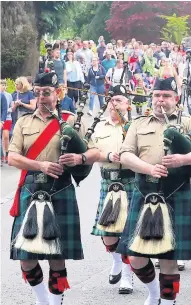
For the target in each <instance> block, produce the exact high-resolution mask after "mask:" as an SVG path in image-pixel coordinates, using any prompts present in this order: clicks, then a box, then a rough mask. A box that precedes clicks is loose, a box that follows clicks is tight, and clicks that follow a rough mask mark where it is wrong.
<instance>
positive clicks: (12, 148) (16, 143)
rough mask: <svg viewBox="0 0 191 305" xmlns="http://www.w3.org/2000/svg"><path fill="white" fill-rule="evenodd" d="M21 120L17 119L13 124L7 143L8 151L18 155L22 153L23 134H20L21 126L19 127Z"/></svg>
mask: <svg viewBox="0 0 191 305" xmlns="http://www.w3.org/2000/svg"><path fill="white" fill-rule="evenodd" d="M20 121H21V120H18V121H17V123H16V124H15V127H14V130H13V136H12V138H11V141H10V145H9V152H16V153H18V154H20V155H22V154H23V134H22V127H21V122H20Z"/></svg>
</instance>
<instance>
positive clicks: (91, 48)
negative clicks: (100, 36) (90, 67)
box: [88, 40, 97, 56]
mask: <svg viewBox="0 0 191 305" xmlns="http://www.w3.org/2000/svg"><path fill="white" fill-rule="evenodd" d="M88 44H89V49H90V50H92V52H93V54H94V56H95V55H96V54H97V47H96V45H95V42H94V41H93V40H90V41H89V43H88Z"/></svg>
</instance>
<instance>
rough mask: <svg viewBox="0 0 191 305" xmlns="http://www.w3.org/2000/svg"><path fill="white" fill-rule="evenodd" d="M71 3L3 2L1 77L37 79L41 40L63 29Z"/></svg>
mask: <svg viewBox="0 0 191 305" xmlns="http://www.w3.org/2000/svg"><path fill="white" fill-rule="evenodd" d="M69 7H72V2H69V1H3V2H2V3H1V74H2V77H3V78H7V77H11V78H13V79H14V78H16V77H17V76H20V75H35V73H36V72H37V69H38V59H39V51H40V40H41V37H42V35H44V34H45V33H49V34H55V33H56V32H58V29H59V28H60V26H61V23H62V18H63V16H64V14H65V13H66V10H67V9H68V8H69Z"/></svg>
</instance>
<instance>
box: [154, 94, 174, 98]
mask: <svg viewBox="0 0 191 305" xmlns="http://www.w3.org/2000/svg"><path fill="white" fill-rule="evenodd" d="M153 96H154V97H161V96H162V97H163V98H169V97H172V94H169V93H164V94H160V93H154V94H153Z"/></svg>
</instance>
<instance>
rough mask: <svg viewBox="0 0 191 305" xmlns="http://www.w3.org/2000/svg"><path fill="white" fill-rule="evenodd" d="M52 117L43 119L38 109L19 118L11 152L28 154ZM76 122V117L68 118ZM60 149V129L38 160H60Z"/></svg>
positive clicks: (82, 128) (81, 131) (82, 126)
mask: <svg viewBox="0 0 191 305" xmlns="http://www.w3.org/2000/svg"><path fill="white" fill-rule="evenodd" d="M54 113H55V114H56V115H58V112H57V110H54ZM52 119H53V117H52V116H50V117H48V118H46V119H43V118H42V117H41V115H40V113H39V110H38V109H37V110H36V111H35V112H34V113H33V114H28V115H25V116H23V117H21V118H19V120H18V121H17V123H16V125H15V127H14V130H13V137H12V139H11V142H10V145H9V152H16V153H18V154H20V155H22V156H26V154H27V151H28V150H29V148H30V147H31V146H32V144H33V143H34V142H35V141H36V139H37V138H38V137H39V135H40V134H41V133H42V131H43V130H44V129H45V128H46V127H47V126H48V125H49V124H50V122H51V121H52ZM74 122H75V117H74V116H70V117H69V118H68V123H69V124H70V125H71V126H73V125H74ZM80 135H81V136H83V137H84V135H85V129H84V125H83V124H82V125H81V130H80ZM60 149H61V147H60V130H58V131H57V132H56V133H55V135H54V136H53V137H52V139H51V140H50V142H49V143H48V144H47V146H46V147H45V148H44V149H43V151H42V152H41V153H40V154H39V156H38V157H37V158H36V160H37V161H49V162H58V159H59V157H60Z"/></svg>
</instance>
